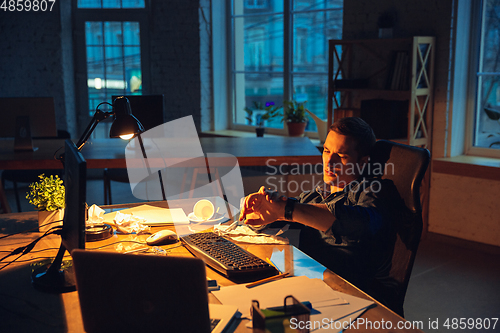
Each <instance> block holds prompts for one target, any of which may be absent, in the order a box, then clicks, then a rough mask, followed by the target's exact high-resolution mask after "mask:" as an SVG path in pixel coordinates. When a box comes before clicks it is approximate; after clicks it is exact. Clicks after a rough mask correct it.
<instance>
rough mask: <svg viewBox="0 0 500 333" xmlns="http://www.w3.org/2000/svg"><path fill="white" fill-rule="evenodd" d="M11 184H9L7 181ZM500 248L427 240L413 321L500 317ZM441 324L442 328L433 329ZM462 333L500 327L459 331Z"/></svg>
mask: <svg viewBox="0 0 500 333" xmlns="http://www.w3.org/2000/svg"><path fill="white" fill-rule="evenodd" d="M7 186H8V184H7ZM111 186H112V193H113V203H127V202H132V201H137V200H136V199H135V198H134V197H133V196H132V194H131V192H130V188H129V185H128V184H122V183H112V185H111ZM87 187H88V189H87V198H88V203H89V205H91V204H93V203H95V204H98V205H101V204H103V202H104V199H103V198H104V196H103V184H102V180H100V179H92V180H89V181H88V185H87ZM26 190H27V187H26V186H24V187H22V188H20V193H22V195H21V200H22V202H23V203H22V207H23V208H22V209H23V211H27V210H33V209H32V207H31V206H30V204H29V203H27V201H26V199H24V193H26ZM7 196H8V199H9V203H10V206H11V208H12V211H13V212H15V211H16V205H15V199H14V196H13V191H12V190H11V189H7ZM499 262H500V248H498V247H492V246H486V245H482V244H478V243H474V242H468V241H464V240H459V239H455V238H450V237H446V236H441V235H437V234H428V235H427V236H426V237H425V239H423V240H422V242H421V245H420V248H419V251H418V254H417V258H416V262H415V266H414V269H413V274H412V277H411V280H410V285H409V288H408V292H407V295H406V302H405V313H406V319H407V320H409V321H421V322H422V323H423V325H424V326H423V327H424V329H423V330H424V331H426V332H452V331H457V330H452V329H451V328H450V329H446V328H445V327H444V326H443V324H444V323H445V321H446V320H447V319H448V318H449V320H450V324H451V320H452V319H453V318H466V319H468V318H473V319H474V320H476V318H495V317H497V318H498V317H499V314H500V298H499V295H500V265H499ZM436 320H438V321H439V322H438V323H439V329H432V328H429V321H430V322H434V323H435V322H436ZM459 331H460V332H482V331H484V332H494V331H500V322H499V323H497V327H496V330H492V329H490V330H485V329H483V330H477V329H474V330H467V329H466V330H459Z"/></svg>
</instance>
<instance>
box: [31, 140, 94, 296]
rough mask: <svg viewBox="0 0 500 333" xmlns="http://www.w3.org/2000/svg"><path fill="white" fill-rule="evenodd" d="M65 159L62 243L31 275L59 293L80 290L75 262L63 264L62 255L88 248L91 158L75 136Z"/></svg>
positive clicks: (40, 286)
mask: <svg viewBox="0 0 500 333" xmlns="http://www.w3.org/2000/svg"><path fill="white" fill-rule="evenodd" d="M63 161H64V186H65V189H66V197H65V199H66V208H65V210H64V220H63V227H62V232H61V238H62V241H61V246H60V248H59V252H58V253H57V255H56V258H55V259H54V261H53V262H52V264H51V265H50V267H48V268H47V267H45V266H43V267H40V268H39V269H37V270H35V271H34V272H33V274H32V275H31V280H32V282H33V285H34V286H35V288H37V289H40V290H43V291H48V292H55V293H62V292H68V291H74V290H76V286H75V278H74V274H73V269H72V266H68V267H66V268H61V264H62V259H63V257H64V253H65V252H66V250H67V251H68V252H70V253H71V251H73V250H74V249H85V219H86V214H87V208H86V195H87V185H86V184H87V162H86V161H85V159H84V158H83V156H82V154H81V153H80V152H79V151H78V149H77V148H76V146H75V144H74V143H73V142H72V141H71V140H66V142H65V151H64V160H63Z"/></svg>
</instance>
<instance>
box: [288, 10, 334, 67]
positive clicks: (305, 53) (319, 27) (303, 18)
mask: <svg viewBox="0 0 500 333" xmlns="http://www.w3.org/2000/svg"><path fill="white" fill-rule="evenodd" d="M293 23H294V25H293V65H294V66H293V70H294V71H306V72H311V71H320V72H327V71H328V40H329V39H338V38H341V37H342V10H338V11H327V12H312V13H306V14H296V15H294V19H293Z"/></svg>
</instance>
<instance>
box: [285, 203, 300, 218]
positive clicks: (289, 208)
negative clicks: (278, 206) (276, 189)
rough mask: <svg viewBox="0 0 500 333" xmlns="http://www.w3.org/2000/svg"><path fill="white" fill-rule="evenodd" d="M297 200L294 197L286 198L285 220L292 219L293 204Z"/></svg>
mask: <svg viewBox="0 0 500 333" xmlns="http://www.w3.org/2000/svg"><path fill="white" fill-rule="evenodd" d="M297 202H298V200H297V199H296V198H287V199H286V204H285V220H287V221H292V220H293V210H294V209H295V204H296V203H297Z"/></svg>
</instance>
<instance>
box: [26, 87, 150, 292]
mask: <svg viewBox="0 0 500 333" xmlns="http://www.w3.org/2000/svg"><path fill="white" fill-rule="evenodd" d="M102 104H108V105H111V106H112V107H113V110H112V111H110V112H103V111H101V110H99V106H100V105H102ZM109 116H115V120H114V122H113V124H112V125H111V129H110V135H109V136H110V137H112V138H115V137H120V138H122V139H130V138H132V137H133V136H134V135H136V134H137V135H138V134H140V133H142V132H144V127H143V126H142V124H141V123H140V122H139V120H137V118H135V117H134V116H133V115H132V112H131V110H130V104H129V101H128V99H127V98H125V97H118V98H116V99H115V101H114V103H113V104H109V103H106V102H104V103H101V104H99V105H98V106H97V108H96V112H95V114H94V117H93V118H92V121H91V122H90V124H89V125H88V126H87V128H86V129H85V132H84V133H83V135H82V137H81V138H80V140H79V141H78V143H77V144H76V145H74V144H73V143H72V142H71V141H69V140H68V141H67V142H66V150H65V154H62V155H61V156H60V157H59V159H60V160H61V161H62V162H63V165H64V168H65V180H68V181H69V183H67V184H66V185H67V186H69V187H68V188H67V190H66V202H67V203H68V207H69V204H71V207H70V209H67V210H66V212H65V214H64V221H63V229H62V231H61V232H60V234H61V237H62V242H61V246H60V248H59V251H58V253H57V255H56V258H55V259H54V261H53V262H52V264H51V265H50V267H49V268H46V267H44V266H42V267H40V268H38V269H36V270H35V271H34V272H33V273H32V282H33V285H34V286H35V287H36V288H37V289H40V290H43V291H49V292H55V293H61V292H68V291H73V290H75V283H74V277H73V274H72V271H71V270H69V269H67V268H62V267H61V264H62V260H63V256H64V253H65V252H66V249H68V250H72V249H75V248H85V241H86V239H87V237H88V236H89V235H90V236H97V237H95V238H94V240H97V239H105V238H107V237H105V236H104V235H106V232H107V234H108V235H110V236H111V234H110V233H109V229H110V227H109V226H107V227H108V228H107V229H106V228H105V229H102V230H100V231H97V230H96V231H91V232H90V233H89V232H87V231H88V230H85V220H86V216H84V215H86V214H85V212H86V207H85V196H86V186H85V184H86V178H87V177H86V168H87V165H86V162H85V159H84V158H83V156H82V155H81V154H80V153H79V151H80V150H81V149H82V148H83V146H84V145H85V143H86V142H87V140H88V139H89V137H90V135H91V134H92V132H93V131H94V129H95V128H96V126H97V124H98V123H99V122H100V121H102V120H104V119H106V118H108V117H109ZM139 137H140V136H139ZM69 143H71V145H69ZM72 147H73V148H72ZM65 155H66V156H65ZM64 161H66V163H65V162H64ZM68 173H69V175H68ZM68 195H71V196H72V200H68ZM68 214H70V215H68ZM42 237H43V236H42ZM37 241H38V240H37ZM34 244H36V242H35V243H34ZM34 244H33V246H34ZM82 244H83V245H82Z"/></svg>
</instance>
